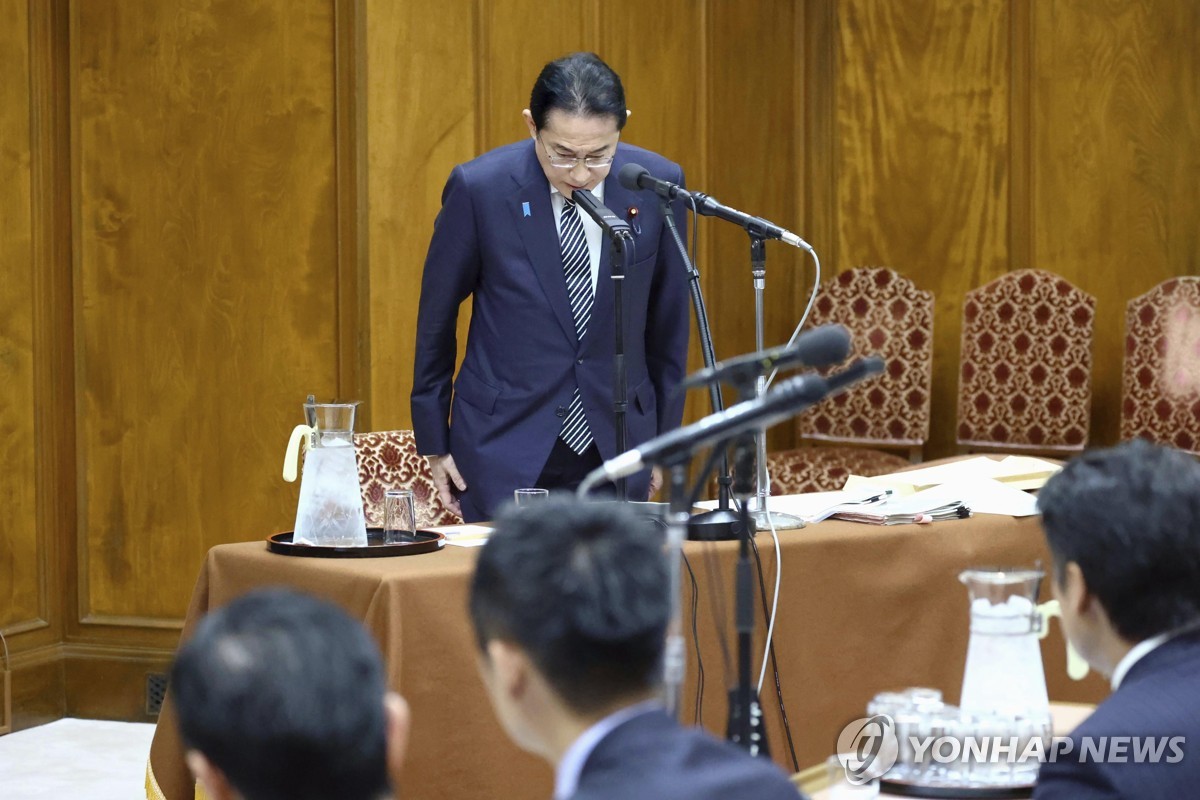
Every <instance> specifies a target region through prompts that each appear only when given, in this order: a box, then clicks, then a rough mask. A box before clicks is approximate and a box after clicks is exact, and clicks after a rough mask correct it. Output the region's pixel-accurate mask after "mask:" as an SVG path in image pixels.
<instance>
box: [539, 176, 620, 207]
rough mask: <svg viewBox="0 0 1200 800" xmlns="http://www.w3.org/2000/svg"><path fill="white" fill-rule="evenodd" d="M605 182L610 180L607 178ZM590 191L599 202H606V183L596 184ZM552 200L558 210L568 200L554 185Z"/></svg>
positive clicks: (551, 185) (551, 194) (551, 186)
mask: <svg viewBox="0 0 1200 800" xmlns="http://www.w3.org/2000/svg"><path fill="white" fill-rule="evenodd" d="M605 180H608V178H607V177H605ZM588 191H590V192H591V193H592V194H594V195H596V199H597V200H599V201H600V202H601V203H603V202H604V181H600V182H599V183H597V184H596V188H595V189H589V190H588ZM550 199H551V200H552V201H553V202H554V207H555V209H556V210H557V209H558V208H559V207H560V205H561V203H562V202H563V201H564V200H565V199H566V198H565V197H563V195H562V192H560V191H559V190H558V188H557V187H556V186H555V185H554V184H553V183H551V184H550Z"/></svg>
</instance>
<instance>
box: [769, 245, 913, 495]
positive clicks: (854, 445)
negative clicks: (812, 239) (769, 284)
mask: <svg viewBox="0 0 1200 800" xmlns="http://www.w3.org/2000/svg"><path fill="white" fill-rule="evenodd" d="M831 322H832V323H838V324H840V325H845V326H846V327H847V328H848V329H849V330H850V332H851V337H852V338H851V355H850V357H851V358H856V357H859V356H865V355H878V356H881V357H882V358H883V359H884V362H885V363H886V368H885V371H884V373H883V374H882V375H880V376H879V377H877V378H873V379H871V380H870V381H867V382H865V383H863V384H862V385H861V386H858V387H856V388H854V389H851V390H850V391H848V392H843V393H842V394H840V395H838V396H836V397H834V398H832V399H830V400H827V401H825V402H824V403H821V404H820V405H818V406H816V407H815V408H813V409H812V410H811V411H808V412H806V413H804V414H802V415H801V416H800V420H799V426H800V428H799V430H800V438H801V441H802V442H804V443H805V444H806V445H808V446H804V447H800V448H797V449H795V450H788V451H784V452H781V453H771V454H769V455H768V456H767V466H768V469H769V470H770V473H771V492H772V494H795V493H799V492H819V491H829V490H833V489H840V488H842V486H843V485H844V484H845V482H846V478H848V477H849V476H850V475H882V474H885V473H888V472H894V471H895V470H897V469H900V468H902V467H905V466H908V465H909V464H910V463H911V462H912V461H919V460H920V458H921V450H922V447H923V446H924V444H925V440H926V439H927V438H928V437H929V397H930V383H931V380H932V370H933V294H932V293H931V292H926V291H922V290H920V289H918V288H917V287H916V285H914V284H913V282H912V281H910V280H908V279H907V278H905V277H904V276H902V275H900V274H899V273H897V272H895V271H894V270H891V269H887V268H884V267H856V268H854V269H850V270H847V271H845V272H843V273H841V274H840V275H838V276H837V277H835V278H833V279H832V280H830V281H828V282H827V283H826V284H825V286H824V287H823V288H822V290H821V294H820V296H818V297H817V301H816V303H815V304H814V306H813V313H812V324H813V325H823V324H826V323H831ZM813 445H818V446H813ZM878 448H887V449H888V450H898V451H900V452H902V453H903V454H904V455H897V454H896V453H895V452H887V451H886V450H881V449H878Z"/></svg>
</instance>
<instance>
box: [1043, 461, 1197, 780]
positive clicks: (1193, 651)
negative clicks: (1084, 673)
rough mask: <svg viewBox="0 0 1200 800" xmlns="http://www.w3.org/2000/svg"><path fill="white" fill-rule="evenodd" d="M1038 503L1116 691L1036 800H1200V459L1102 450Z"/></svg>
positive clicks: (1076, 618) (1066, 582)
mask: <svg viewBox="0 0 1200 800" xmlns="http://www.w3.org/2000/svg"><path fill="white" fill-rule="evenodd" d="M1038 508H1039V509H1040V510H1041V512H1042V525H1043V527H1044V529H1045V532H1046V539H1047V542H1048V543H1049V545H1050V551H1051V554H1052V556H1053V560H1054V582H1053V583H1054V593H1055V596H1056V597H1058V599H1059V601H1060V602H1061V604H1062V617H1063V627H1064V629H1065V630H1066V634H1067V638H1068V639H1069V640H1070V641H1071V644H1073V645H1074V646H1075V649H1077V650H1078V651H1079V652H1080V654H1081V655H1082V656H1083V657H1084V658H1085V659H1087V661H1088V663H1089V664H1090V665H1091V666H1092V667H1093V668H1094V669H1096V670H1097V671H1099V672H1101V673H1103V674H1104V675H1106V676H1108V677H1109V678H1110V679H1111V681H1112V688H1113V694H1112V695H1111V696H1110V697H1109V698H1108V699H1107V700H1105V701H1104V702H1103V703H1101V704H1100V706H1099V707H1098V708H1097V709H1096V711H1095V713H1094V714H1092V716H1091V717H1089V718H1088V719H1087V720H1086V721H1085V722H1084V723H1083V724H1082V725H1080V726H1079V727H1078V728H1077V729H1076V730H1075V731H1074V732H1073V733H1072V734H1071V739H1072V743H1073V746H1072V747H1071V748H1070V749H1069V750H1067V752H1065V753H1059V754H1057V755H1056V757H1055V759H1054V760H1053V761H1050V762H1047V763H1045V764H1043V765H1042V768H1041V772H1040V774H1039V776H1038V785H1037V789H1036V790H1035V792H1034V797H1035V798H1036V800H1059V799H1060V798H1061V800H1099V798H1114V799H1115V798H1128V799H1129V800H1132V799H1133V798H1137V800H1155V798H1162V800H1167V799H1168V798H1171V799H1172V800H1173V799H1174V798H1180V797H1196V796H1200V464H1198V463H1197V462H1196V460H1195V459H1194V458H1192V457H1191V456H1188V455H1186V454H1184V453H1181V452H1179V451H1177V450H1170V449H1167V448H1164V447H1160V446H1158V445H1152V444H1149V443H1147V442H1144V441H1134V442H1129V443H1126V444H1123V445H1120V446H1119V447H1115V448H1112V449H1108V450H1097V451H1092V452H1089V453H1085V454H1084V455H1082V456H1079V457H1077V458H1075V459H1074V460H1072V461H1071V462H1070V463H1068V464H1067V466H1066V467H1065V468H1064V469H1063V471H1062V472H1060V473H1059V474H1058V475H1056V476H1054V477H1053V478H1051V479H1050V481H1049V482H1048V483H1047V484H1046V486H1045V488H1043V489H1042V491H1041V492H1040V493H1039V495H1038ZM1089 740H1090V743H1091V746H1092V747H1091V749H1090V750H1089V749H1088V748H1086V747H1085V743H1087V742H1088V741H1089ZM1097 748H1100V751H1101V752H1103V753H1105V756H1103V757H1101V756H1099V755H1098V754H1097ZM1139 751H1140V752H1141V755H1140V756H1139V755H1138V753H1139Z"/></svg>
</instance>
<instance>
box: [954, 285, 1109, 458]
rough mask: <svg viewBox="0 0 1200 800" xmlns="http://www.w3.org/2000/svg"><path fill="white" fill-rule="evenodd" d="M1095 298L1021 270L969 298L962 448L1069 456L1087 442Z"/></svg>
mask: <svg viewBox="0 0 1200 800" xmlns="http://www.w3.org/2000/svg"><path fill="white" fill-rule="evenodd" d="M1095 316H1096V299H1095V298H1094V297H1092V296H1091V295H1089V294H1087V293H1085V292H1083V291H1081V290H1079V289H1077V288H1076V287H1074V286H1072V285H1071V284H1070V283H1069V282H1068V281H1067V280H1066V279H1064V278H1062V277H1060V276H1058V275H1055V274H1053V273H1050V272H1045V271H1043V270H1035V269H1025V270H1019V271H1017V272H1012V273H1009V274H1007V275H1004V276H1003V277H1000V278H997V279H996V280H994V281H992V282H991V283H989V284H987V285H985V286H981V287H979V288H978V289H975V290H973V291H970V292H968V293H967V296H966V302H965V303H964V304H963V328H962V367H961V372H960V379H959V383H958V445H959V448H960V449H962V450H967V451H969V450H1015V451H1021V452H1031V453H1044V454H1047V455H1069V454H1071V453H1077V452H1080V451H1082V450H1083V448H1084V447H1085V446H1086V445H1087V440H1088V421H1089V415H1090V412H1091V406H1092V386H1091V372H1092V330H1093V324H1094V320H1095Z"/></svg>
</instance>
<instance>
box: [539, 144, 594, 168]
mask: <svg viewBox="0 0 1200 800" xmlns="http://www.w3.org/2000/svg"><path fill="white" fill-rule="evenodd" d="M537 140H538V144H540V145H541V146H542V149H543V150H545V151H546V158H547V159H548V160H549V161H550V166H552V167H557V168H558V169H575V167H576V166H578V164H579V162H581V161H582V162H583V165H584V166H585V167H587V168H588V169H604V168H605V167H608V166H611V165H612V162H613V157H612V156H588V157H587V158H575V157H574V156H563V155H559V154H558V153H555V152H554V151H552V150H551V149H550V148H549V147H546V143H545V142H543V141H542V137H541V136H538V137H537Z"/></svg>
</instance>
